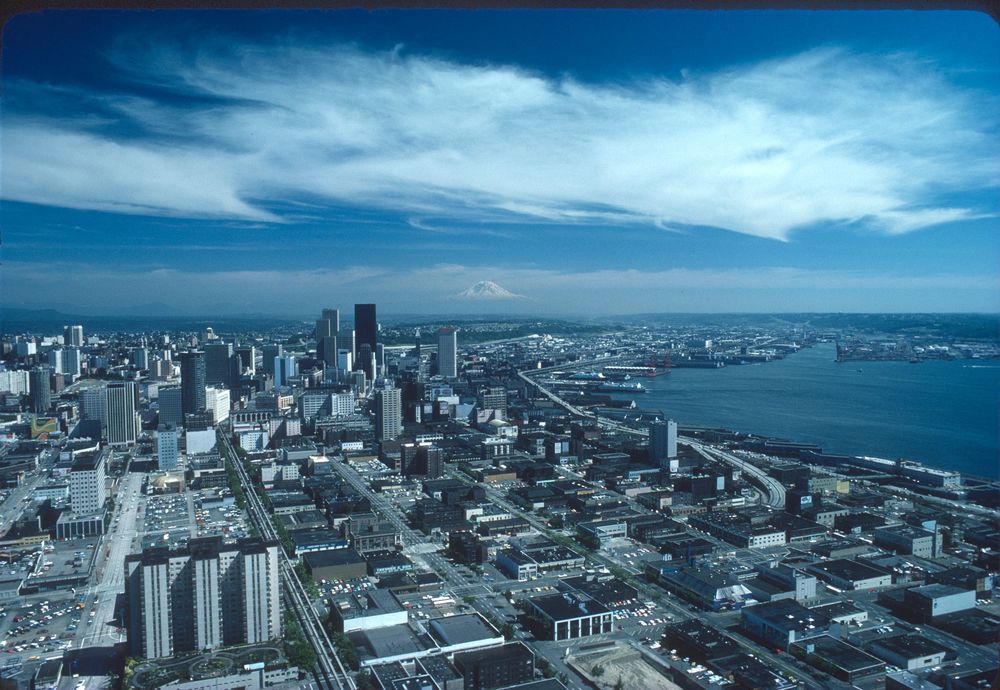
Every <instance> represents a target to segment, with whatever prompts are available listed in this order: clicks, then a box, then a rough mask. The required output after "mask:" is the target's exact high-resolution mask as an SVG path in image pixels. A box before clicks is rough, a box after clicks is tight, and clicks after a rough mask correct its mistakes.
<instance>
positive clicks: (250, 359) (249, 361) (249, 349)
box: [236, 345, 257, 372]
mask: <svg viewBox="0 0 1000 690" xmlns="http://www.w3.org/2000/svg"><path fill="white" fill-rule="evenodd" d="M236 354H237V355H239V357H240V369H242V370H246V369H249V370H250V371H251V372H253V371H255V370H256V369H257V348H255V347H254V346H253V345H240V346H239V347H238V348H236Z"/></svg>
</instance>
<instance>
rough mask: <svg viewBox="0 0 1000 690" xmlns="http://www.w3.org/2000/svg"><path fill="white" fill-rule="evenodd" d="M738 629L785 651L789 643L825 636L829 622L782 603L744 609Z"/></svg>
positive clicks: (798, 606)
mask: <svg viewBox="0 0 1000 690" xmlns="http://www.w3.org/2000/svg"><path fill="white" fill-rule="evenodd" d="M740 625H741V627H742V628H743V629H744V630H746V631H747V632H748V633H750V634H751V635H752V636H754V637H756V638H757V639H759V640H762V641H763V642H766V643H767V644H769V645H773V646H774V647H775V648H777V649H781V650H786V649H787V648H788V646H789V645H790V644H792V643H793V642H798V641H801V640H805V639H809V638H812V637H818V636H820V635H824V634H826V632H827V630H828V628H829V625H830V621H829V619H827V618H826V616H824V615H823V614H822V613H820V612H818V611H812V610H810V609H807V608H806V607H804V606H802V604H799V603H798V602H796V601H791V600H789V599H782V600H780V601H772V602H768V603H766V604H757V605H755V606H745V607H744V608H743V609H742V610H741V611H740Z"/></svg>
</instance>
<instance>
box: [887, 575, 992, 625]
mask: <svg viewBox="0 0 1000 690" xmlns="http://www.w3.org/2000/svg"><path fill="white" fill-rule="evenodd" d="M903 596H904V599H903V601H904V603H905V606H906V608H907V610H908V612H909V613H910V614H911V615H912V616H914V618H915V619H916V620H921V621H929V620H931V619H932V618H936V617H937V616H944V615H946V614H949V613H959V612H961V611H968V610H969V609H974V608H976V591H975V590H973V589H962V588H960V587H952V586H950V585H938V584H935V585H924V586H923V587H913V588H912V589H908V590H906V593H905V594H904V595H903Z"/></svg>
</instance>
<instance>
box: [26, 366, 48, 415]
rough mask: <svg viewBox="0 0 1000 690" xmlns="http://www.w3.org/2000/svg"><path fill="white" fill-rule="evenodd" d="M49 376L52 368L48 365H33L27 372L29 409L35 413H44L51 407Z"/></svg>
mask: <svg viewBox="0 0 1000 690" xmlns="http://www.w3.org/2000/svg"><path fill="white" fill-rule="evenodd" d="M51 377H52V370H51V369H49V367H35V368H34V369H32V370H31V373H30V374H28V387H29V389H30V390H29V392H30V393H31V411H32V412H34V413H35V414H45V413H46V412H48V411H49V408H50V407H52V388H51V386H52V384H51V382H50V379H51Z"/></svg>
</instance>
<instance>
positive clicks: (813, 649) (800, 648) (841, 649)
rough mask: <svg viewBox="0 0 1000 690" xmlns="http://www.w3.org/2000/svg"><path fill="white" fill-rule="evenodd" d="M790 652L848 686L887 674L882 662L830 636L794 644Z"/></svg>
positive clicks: (821, 636)
mask: <svg viewBox="0 0 1000 690" xmlns="http://www.w3.org/2000/svg"><path fill="white" fill-rule="evenodd" d="M789 651H790V652H791V653H792V655H793V656H796V657H798V658H800V659H804V660H805V661H806V662H808V663H809V664H810V665H811V666H814V667H816V668H818V669H820V670H822V671H825V672H827V673H829V674H830V675H831V676H833V677H834V678H837V679H839V680H842V681H844V682H845V683H851V684H855V683H857V682H858V681H860V680H862V679H864V678H870V677H872V676H879V675H881V674H883V673H885V664H884V663H883V662H882V661H880V660H879V659H876V658H875V657H873V656H872V655H871V654H866V653H865V652H863V651H861V650H860V649H858V648H857V647H854V646H852V645H849V644H847V643H846V642H842V641H840V640H838V639H836V638H834V637H830V636H829V635H820V636H819V637H814V638H812V639H808V640H803V641H802V642H795V643H793V644H792V645H791V646H790V647H789Z"/></svg>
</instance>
